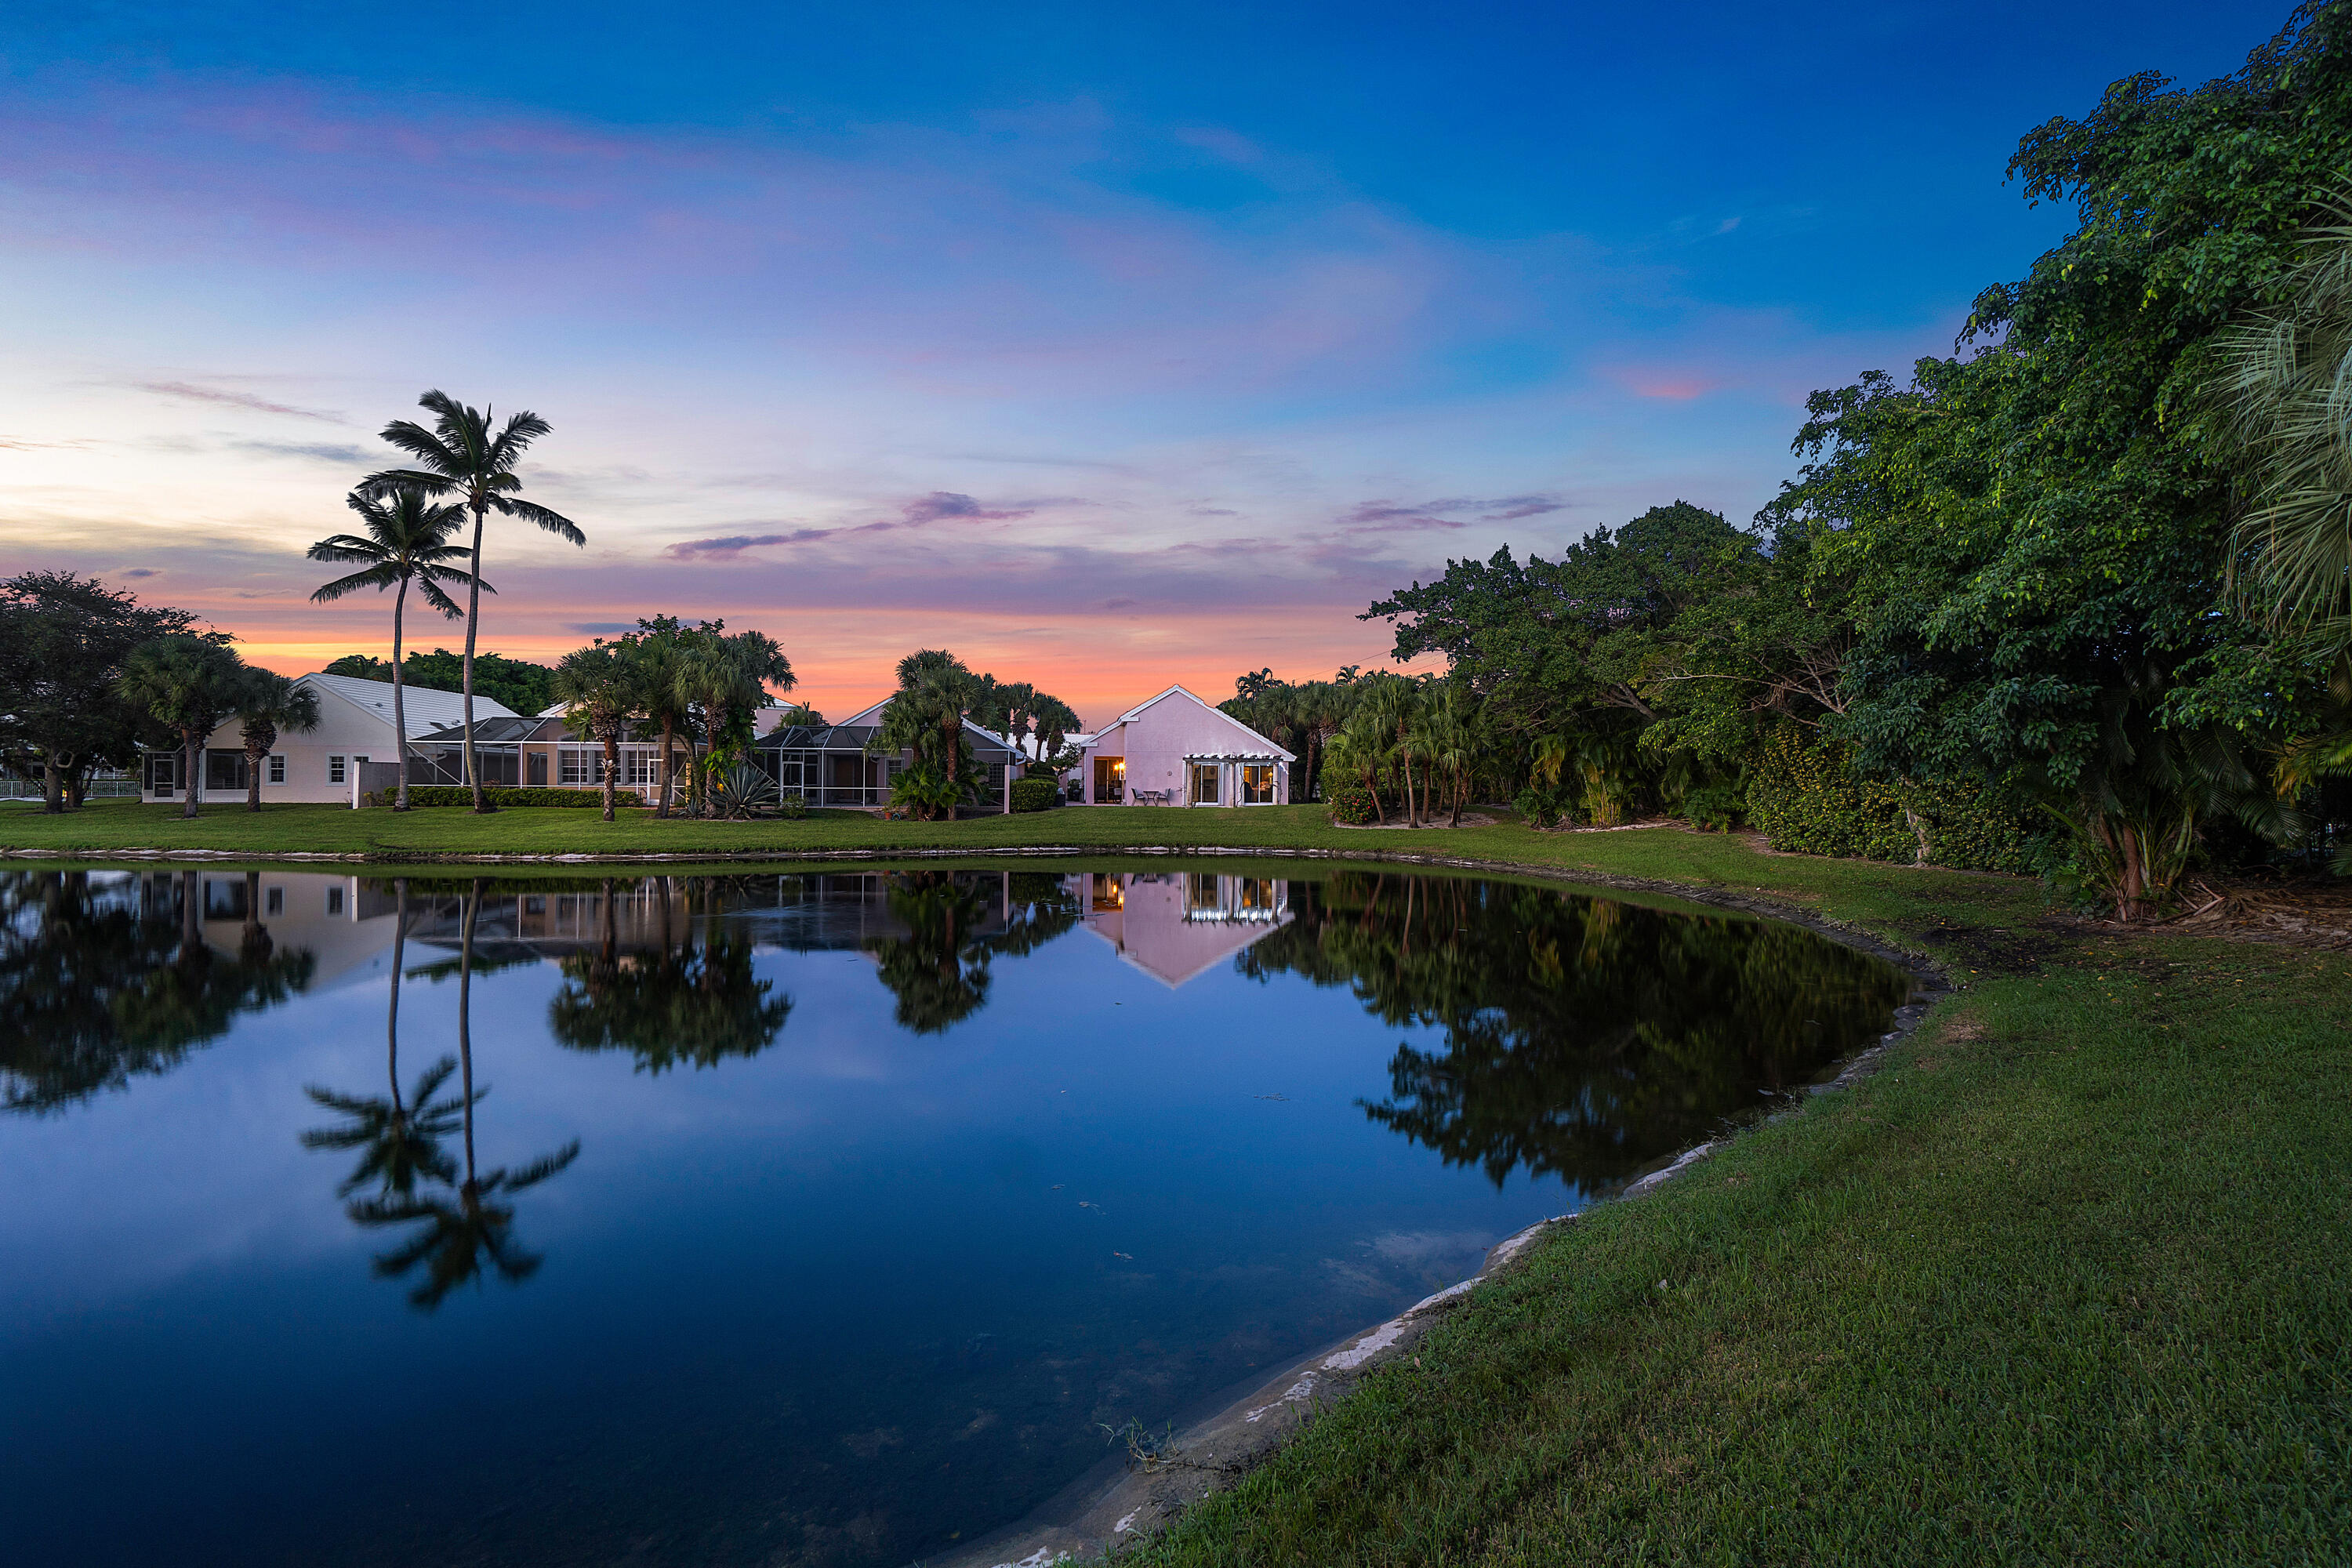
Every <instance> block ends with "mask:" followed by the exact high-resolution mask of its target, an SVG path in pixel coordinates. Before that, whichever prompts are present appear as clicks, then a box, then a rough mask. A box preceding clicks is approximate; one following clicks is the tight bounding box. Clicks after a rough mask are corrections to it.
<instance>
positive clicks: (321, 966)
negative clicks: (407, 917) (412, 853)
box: [152, 871, 394, 991]
mask: <svg viewBox="0 0 2352 1568" xmlns="http://www.w3.org/2000/svg"><path fill="white" fill-rule="evenodd" d="M188 875H190V873H184V872H183V873H173V872H157V873H155V874H154V875H153V878H152V882H153V884H154V887H153V892H154V894H155V896H157V897H160V898H162V899H163V900H177V899H178V898H179V896H180V894H179V889H180V888H181V886H183V885H184V878H185V877H186V876H188ZM193 875H194V878H195V880H196V884H197V892H196V896H197V898H198V899H199V900H201V901H200V904H199V910H200V913H199V919H200V921H201V922H202V926H203V930H204V933H205V946H207V947H210V948H212V949H214V950H215V952H221V953H225V954H233V953H236V952H240V951H241V950H242V949H243V948H244V946H245V943H246V942H247V938H248V934H249V933H250V932H251V931H252V930H253V928H254V927H255V926H256V925H258V926H259V928H260V930H261V931H264V932H266V933H267V934H268V939H269V942H270V946H271V948H272V950H273V951H276V952H292V951H295V950H297V949H306V950H308V951H309V952H310V955H311V957H312V959H313V960H314V961H315V962H316V963H317V967H316V968H315V969H314V970H313V971H312V972H311V978H310V989H311V990H313V991H316V990H319V989H321V988H323V987H325V986H329V985H332V984H336V983H337V982H338V981H342V982H349V981H353V980H358V979H362V978H365V977H366V976H367V975H369V974H372V973H377V972H379V971H380V970H381V968H382V964H381V963H379V962H378V961H379V960H385V959H388V958H389V954H390V951H391V948H392V934H393V932H392V926H393V922H392V919H391V916H392V913H393V910H394V900H393V896H392V892H391V889H389V888H386V887H383V886H381V885H379V884H377V883H374V882H372V881H366V880H362V879H360V878H358V877H331V876H321V875H317V874H315V873H303V872H284V871H261V872H244V871H199V872H195V873H193Z"/></svg>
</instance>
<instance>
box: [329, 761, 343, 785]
mask: <svg viewBox="0 0 2352 1568" xmlns="http://www.w3.org/2000/svg"><path fill="white" fill-rule="evenodd" d="M327 782H328V783H329V784H341V783H343V782H344V779H343V759H342V758H341V757H329V758H328V759H327Z"/></svg>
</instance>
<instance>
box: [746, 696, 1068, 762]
mask: <svg viewBox="0 0 2352 1568" xmlns="http://www.w3.org/2000/svg"><path fill="white" fill-rule="evenodd" d="M893 695H895V693H894V694H893ZM889 706H890V699H889V698H887V697H885V698H884V699H882V700H881V701H879V702H873V703H868V704H867V705H866V706H865V707H863V708H860V709H859V710H857V711H856V712H855V713H852V714H851V715H850V716H849V717H848V718H846V719H844V720H843V721H841V722H840V723H838V724H834V725H830V726H826V727H824V728H817V729H809V730H793V731H785V730H775V731H770V732H769V733H768V734H765V735H763V736H761V738H760V744H761V745H763V746H791V747H797V748H800V749H803V750H822V749H824V743H823V742H818V741H812V740H796V741H786V740H783V739H782V737H783V736H785V735H787V734H799V735H822V734H824V733H825V731H826V729H831V730H835V731H839V730H856V731H857V732H858V735H857V739H856V741H855V742H834V745H833V749H835V750H836V751H837V750H840V749H842V747H843V746H844V745H845V744H856V745H859V746H862V745H864V744H865V743H866V740H867V739H868V738H870V737H871V736H872V735H873V733H874V731H877V730H878V729H880V728H881V727H882V710H884V709H885V708H887V707H889ZM963 728H964V733H965V734H967V735H969V736H971V738H972V740H973V742H975V746H976V747H977V746H980V745H984V746H986V747H987V748H988V749H989V750H991V751H993V752H997V753H998V754H999V755H1002V756H1011V755H1013V748H1012V747H1010V746H1007V745H1006V744H1005V743H1004V737H1003V736H1002V735H1000V734H998V733H997V732H996V731H993V730H990V729H987V728H985V727H983V726H982V725H979V724H975V723H973V722H972V721H971V720H969V719H966V720H965V721H963ZM1025 754H1026V753H1025V752H1024V755H1025Z"/></svg>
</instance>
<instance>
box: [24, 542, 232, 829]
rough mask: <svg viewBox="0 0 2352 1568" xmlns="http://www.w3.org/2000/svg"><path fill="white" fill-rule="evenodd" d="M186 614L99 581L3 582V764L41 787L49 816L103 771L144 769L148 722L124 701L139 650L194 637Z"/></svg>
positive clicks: (43, 575)
mask: <svg viewBox="0 0 2352 1568" xmlns="http://www.w3.org/2000/svg"><path fill="white" fill-rule="evenodd" d="M195 626H196V617H195V616H194V615H192V614H190V613H189V612H188V611H186V610H174V609H170V608H166V607H164V606H162V605H142V604H141V603H140V602H139V601H138V599H137V597H136V596H135V595H131V594H129V593H125V592H122V591H121V590H119V589H113V588H109V587H107V586H106V584H103V583H102V582H100V580H99V579H97V578H95V577H77V576H75V575H74V574H71V573H69V572H26V573H21V574H18V575H16V576H14V577H11V578H8V579H6V580H5V582H0V691H5V693H7V700H5V702H0V765H5V767H7V768H8V769H9V770H10V771H11V772H14V773H18V774H20V775H22V776H24V777H26V778H37V779H39V780H40V782H41V795H42V809H43V810H44V811H47V812H53V813H54V812H61V811H64V810H66V809H68V806H77V807H78V806H79V805H80V804H81V794H82V789H83V785H84V781H85V780H86V779H87V778H88V776H89V772H90V770H91V769H92V768H93V767H97V766H112V767H119V768H129V767H135V766H136V765H137V764H138V762H139V740H140V737H141V734H142V731H145V730H147V729H148V728H149V725H150V722H151V721H150V718H149V715H148V714H147V713H146V712H145V711H144V710H143V709H142V708H141V707H139V706H137V705H134V704H132V703H130V702H128V701H126V700H124V699H123V697H122V695H121V681H122V676H123V668H124V664H125V661H126V660H127V659H128V658H129V657H130V655H131V650H132V649H133V648H135V647H139V646H140V645H142V644H143V643H148V642H152V641H153V640H155V639H156V638H158V637H173V636H180V635H192V634H194V629H195Z"/></svg>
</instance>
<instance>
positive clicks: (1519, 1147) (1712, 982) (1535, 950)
mask: <svg viewBox="0 0 2352 1568" xmlns="http://www.w3.org/2000/svg"><path fill="white" fill-rule="evenodd" d="M1290 907H1291V910H1292V915H1293V919H1292V921H1291V923H1290V924H1289V925H1287V926H1286V927H1285V928H1283V929H1282V930H1280V931H1276V932H1275V933H1273V934H1272V935H1270V936H1268V937H1267V938H1266V939H1265V940H1264V941H1263V942H1259V943H1257V944H1256V945H1255V946H1254V947H1252V948H1251V949H1250V950H1249V951H1248V952H1245V953H1244V954H1242V955H1241V957H1240V959H1239V960H1238V961H1237V962H1238V963H1239V966H1240V967H1241V969H1242V971H1243V972H1244V973H1249V974H1254V975H1256V976H1258V977H1260V978H1265V977H1266V976H1269V975H1271V974H1274V973H1297V974H1300V975H1303V976H1305V977H1306V978H1307V979H1309V980H1311V981H1313V982H1314V983H1315V984H1318V985H1347V986H1349V988H1350V989H1352V990H1353V991H1354V993H1355V994H1356V996H1357V998H1358V1000H1360V1002H1361V1003H1362V1004H1363V1005H1364V1006H1365V1009H1366V1010H1367V1011H1368V1012H1370V1013H1371V1014H1372V1015H1373V1016H1377V1017H1379V1018H1381V1020H1382V1021H1384V1022H1386V1023H1389V1024H1391V1025H1398V1026H1404V1025H1417V1026H1427V1027H1435V1028H1442V1029H1444V1031H1445V1048H1444V1050H1442V1051H1428V1050H1423V1049H1419V1048H1417V1047H1412V1046H1400V1047H1398V1049H1397V1053H1396V1055H1395V1057H1394V1058H1392V1059H1391V1063H1390V1067H1389V1074H1390V1085H1391V1088H1390V1097H1389V1099H1388V1100H1387V1101H1386V1102H1385V1103H1382V1104H1377V1105H1372V1104H1368V1105H1366V1106H1365V1108H1364V1109H1365V1112H1366V1114H1367V1115H1369V1116H1370V1118H1371V1119H1372V1120H1373V1121H1377V1122H1380V1123H1381V1124H1382V1125H1384V1126H1387V1127H1391V1128H1393V1129H1395V1130H1396V1131H1400V1132H1402V1133H1404V1134H1405V1135H1406V1136H1407V1137H1410V1138H1412V1140H1413V1141H1414V1142H1419V1143H1423V1144H1425V1145H1427V1146H1428V1147H1430V1148H1432V1149H1434V1150H1436V1151H1437V1152H1439V1153H1441V1154H1442V1155H1444V1158H1445V1160H1446V1163H1449V1164H1477V1165H1480V1166H1482V1167H1484V1169H1485V1170H1486V1173H1487V1174H1488V1175H1489V1176H1491V1177H1492V1178H1493V1179H1494V1181H1495V1182H1496V1184H1497V1185H1500V1184H1502V1182H1503V1180H1504V1178H1505V1177H1506V1176H1507V1175H1509V1174H1510V1173H1511V1172H1513V1171H1515V1170H1526V1171H1528V1173H1533V1174H1557V1175H1559V1176H1560V1177H1562V1178H1563V1179H1565V1180H1567V1181H1570V1182H1571V1183H1575V1184H1580V1185H1591V1184H1606V1183H1609V1182H1612V1181H1617V1180H1622V1178H1624V1177H1625V1176H1627V1175H1629V1174H1631V1173H1633V1172H1634V1171H1637V1170H1639V1169H1640V1168H1641V1167H1642V1166H1643V1165H1644V1164H1647V1163H1650V1162H1652V1161H1654V1160H1656V1159H1658V1158H1660V1157H1661V1156H1663V1155H1665V1154H1668V1153H1671V1152H1674V1151H1675V1150H1676V1149H1678V1148H1681V1147H1684V1146H1685V1145H1686V1144H1688V1143H1690V1142H1694V1141H1696V1140H1697V1139H1699V1138H1703V1137H1705V1136H1706V1134H1707V1133H1708V1132H1709V1131H1711V1130H1712V1129H1713V1128H1714V1127H1716V1126H1717V1124H1719V1122H1720V1121H1722V1119H1723V1118H1724V1117H1726V1116H1728V1115H1732V1114H1735V1113H1737V1112H1739V1111H1742V1110H1747V1109H1748V1108H1751V1107H1753V1106H1755V1105H1757V1104H1759V1102H1760V1101H1761V1100H1763V1098H1764V1096H1765V1095H1766V1094H1769V1093H1772V1092H1777V1091H1783V1090H1787V1089H1793V1088H1795V1087H1796V1086H1798V1085H1801V1084H1802V1083H1804V1082H1806V1081H1807V1080H1808V1079H1811V1077H1812V1076H1813V1075H1814V1074H1815V1073H1816V1072H1818V1071H1819V1070H1820V1069H1821V1068H1822V1067H1823V1066H1824V1065H1826V1064H1827V1063H1828V1062H1830V1061H1831V1060H1833V1059H1834V1058H1837V1057H1839V1056H1841V1055H1843V1054H1844V1053H1845V1052H1847V1051H1849V1050H1852V1049H1853V1048H1855V1047H1858V1046H1860V1045H1862V1044H1863V1043H1864V1042H1865V1041H1866V1040H1868V1039H1869V1038H1870V1037H1872V1036H1874V1035H1875V1034H1876V1033H1878V1032H1879V1031H1881V1030H1883V1029H1885V1027H1887V1026H1888V1024H1889V1022H1890V1021H1891V1016H1892V1014H1893V1011H1894V1009H1895V1007H1896V1006H1899V1005H1901V1003H1902V1001H1903V998H1904V996H1905V995H1906V994H1907V992H1908V989H1909V981H1908V979H1907V978H1906V976H1904V975H1903V974H1901V973H1899V972H1897V971H1895V969H1893V968H1892V967H1891V966H1889V965H1887V964H1885V963H1879V962H1878V961H1877V960H1874V959H1873V958H1870V957H1869V956H1867V955H1866V954H1863V953H1859V952H1853V950H1852V949H1849V948H1845V947H1842V946H1840V945H1839V944H1837V943H1835V942H1829V941H1827V940H1825V939H1823V938H1821V937H1817V936H1815V935H1813V934H1812V933H1811V932H1809V931H1801V930H1799V929H1797V928H1795V927H1791V926H1783V925H1778V924H1773V923H1770V922H1759V921H1738V920H1732V919H1729V918H1724V917H1716V916H1705V915H1679V914H1666V913H1662V912H1660V911H1657V910H1647V909H1643V908H1641V907H1639V906H1635V905H1628V904H1623V903H1620V902H1617V901H1615V900H1606V899H1588V898H1581V897H1577V896H1573V895H1569V894H1564V893H1560V892H1557V891H1554V890H1550V889H1541V888H1531V887H1517V886H1512V885H1509V884H1504V883H1494V882H1477V881H1470V880H1455V879H1434V878H1422V877H1398V876H1388V875H1383V874H1378V873H1363V872H1342V873H1340V874H1339V875H1337V876H1335V877H1333V878H1332V879H1330V880H1329V881H1328V882H1326V883H1320V884H1316V883H1304V884H1294V885H1293V889H1292V892H1291V897H1290Z"/></svg>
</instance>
